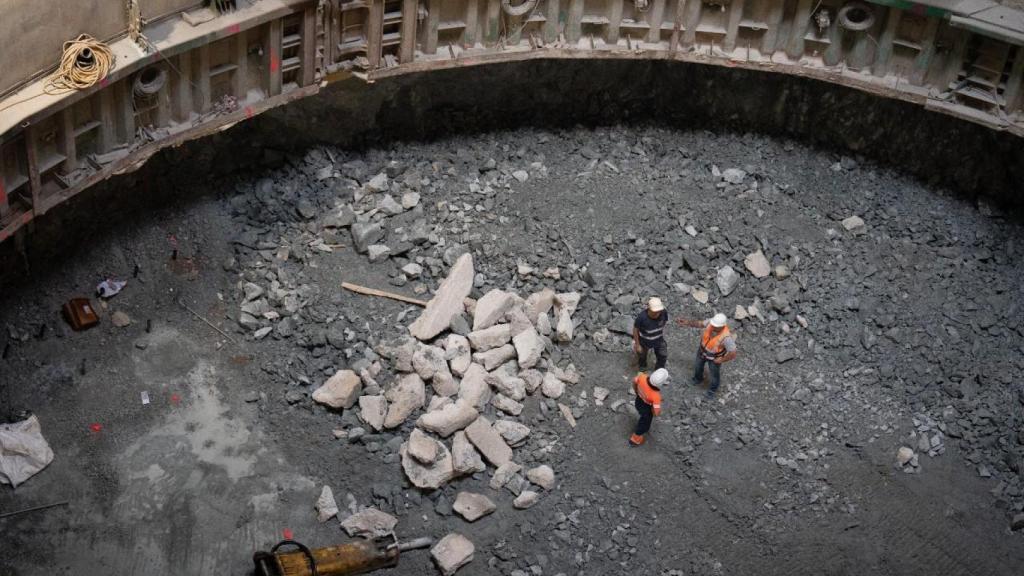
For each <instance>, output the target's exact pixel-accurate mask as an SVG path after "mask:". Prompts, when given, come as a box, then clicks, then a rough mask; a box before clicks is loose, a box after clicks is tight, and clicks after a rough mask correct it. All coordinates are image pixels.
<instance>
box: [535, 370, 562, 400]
mask: <svg viewBox="0 0 1024 576" xmlns="http://www.w3.org/2000/svg"><path fill="white" fill-rule="evenodd" d="M540 391H541V393H543V394H544V395H545V396H547V397H548V398H554V399H556V400H557V399H558V398H561V397H562V394H564V393H565V382H562V381H561V380H559V379H558V378H557V377H556V376H555V375H554V374H552V373H551V372H547V373H545V374H544V381H543V382H542V383H541V385H540Z"/></svg>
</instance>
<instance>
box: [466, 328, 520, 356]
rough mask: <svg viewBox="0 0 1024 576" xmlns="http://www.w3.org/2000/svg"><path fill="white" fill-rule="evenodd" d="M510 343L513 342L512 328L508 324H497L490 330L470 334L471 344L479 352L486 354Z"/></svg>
mask: <svg viewBox="0 0 1024 576" xmlns="http://www.w3.org/2000/svg"><path fill="white" fill-rule="evenodd" d="M510 341H512V327H511V326H509V325H508V324H496V325H494V326H491V327H490V328H485V329H483V330H477V331H474V332H470V333H469V343H470V345H471V346H472V347H473V350H476V351H477V352H486V351H488V350H491V349H494V348H498V347H500V346H504V345H505V344H508V343H509V342H510Z"/></svg>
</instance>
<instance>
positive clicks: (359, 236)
mask: <svg viewBox="0 0 1024 576" xmlns="http://www.w3.org/2000/svg"><path fill="white" fill-rule="evenodd" d="M349 230H350V231H351V232H352V245H353V246H355V248H356V252H358V253H360V254H366V252H367V251H368V250H369V248H370V246H371V245H373V244H377V243H378V242H380V241H381V240H383V239H384V228H383V227H381V225H380V224H377V223H375V222H356V223H355V224H353V225H352V227H351V228H350V229H349Z"/></svg>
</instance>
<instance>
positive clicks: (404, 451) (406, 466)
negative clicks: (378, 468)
mask: <svg viewBox="0 0 1024 576" xmlns="http://www.w3.org/2000/svg"><path fill="white" fill-rule="evenodd" d="M413 432H414V433H415V432H419V430H414V431H413ZM420 434H422V432H420ZM430 440H431V441H432V442H434V444H435V445H436V446H437V458H436V459H435V460H434V462H433V463H431V464H423V463H422V462H420V461H419V460H417V459H416V458H413V456H412V454H410V452H409V443H408V442H405V443H403V444H402V447H401V448H399V450H398V453H399V455H400V456H401V457H402V470H404V471H405V475H406V476H407V477H408V478H409V481H410V482H412V483H413V485H415V486H416V487H417V488H425V489H429V490H436V489H438V488H440V487H441V486H444V485H445V484H447V483H448V482H450V481H451V480H452V479H453V478H455V464H454V463H453V462H452V454H451V452H449V451H448V448H447V447H446V446H445V445H444V443H443V442H438V441H437V440H433V439H430Z"/></svg>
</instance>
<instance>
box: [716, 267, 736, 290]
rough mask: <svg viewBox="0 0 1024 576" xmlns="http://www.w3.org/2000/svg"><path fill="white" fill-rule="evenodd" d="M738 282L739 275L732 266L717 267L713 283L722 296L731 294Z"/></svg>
mask: <svg viewBox="0 0 1024 576" xmlns="http://www.w3.org/2000/svg"><path fill="white" fill-rule="evenodd" d="M739 283H740V275H739V274H737V273H736V271H735V270H733V269H732V266H723V267H721V268H719V269H718V276H717V277H716V278H715V284H717V285H718V290H719V291H720V292H721V293H722V296H728V295H729V294H732V291H733V290H735V289H736V285H737V284H739Z"/></svg>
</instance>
